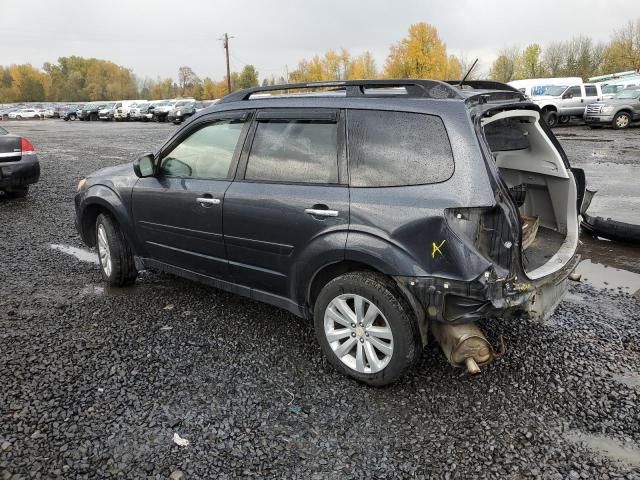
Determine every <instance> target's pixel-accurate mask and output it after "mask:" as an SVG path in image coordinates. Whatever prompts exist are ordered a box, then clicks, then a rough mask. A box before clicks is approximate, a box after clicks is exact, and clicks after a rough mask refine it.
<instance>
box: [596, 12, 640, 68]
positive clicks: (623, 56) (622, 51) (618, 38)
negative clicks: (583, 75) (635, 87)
mask: <svg viewBox="0 0 640 480" xmlns="http://www.w3.org/2000/svg"><path fill="white" fill-rule="evenodd" d="M603 57H604V58H603V64H604V70H606V71H608V72H621V71H626V70H636V71H638V70H640V19H638V20H635V21H630V22H629V23H627V25H626V26H625V27H623V28H621V29H620V30H618V31H616V32H615V33H614V35H613V39H612V40H611V42H610V43H609V45H608V46H607V47H606V49H605V50H604V52H603Z"/></svg>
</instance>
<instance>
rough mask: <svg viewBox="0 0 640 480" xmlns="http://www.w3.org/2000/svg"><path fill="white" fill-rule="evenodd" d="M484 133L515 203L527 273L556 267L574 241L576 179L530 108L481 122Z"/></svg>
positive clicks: (563, 261) (531, 274)
mask: <svg viewBox="0 0 640 480" xmlns="http://www.w3.org/2000/svg"><path fill="white" fill-rule="evenodd" d="M482 125H483V128H484V132H485V136H486V138H487V141H488V143H489V147H490V148H491V152H492V154H493V157H494V159H495V162H496V166H497V167H498V172H499V174H500V176H501V177H502V180H503V181H504V183H506V185H507V187H508V188H509V193H510V196H511V198H512V199H513V201H514V203H515V204H516V206H517V207H518V210H519V212H520V217H521V228H522V242H521V250H522V264H523V267H524V270H525V273H526V275H527V277H529V278H530V279H538V278H542V277H544V276H546V275H549V274H551V273H553V272H555V271H557V270H559V269H561V268H562V267H563V266H564V265H565V264H566V263H567V262H568V261H569V260H570V259H571V258H572V256H573V255H574V253H575V251H576V248H577V245H578V213H577V211H576V208H577V207H576V196H577V192H576V183H575V180H574V178H573V174H572V172H571V170H570V169H568V168H566V166H565V164H564V162H563V160H562V157H561V156H560V153H559V152H558V150H557V149H556V147H555V146H554V145H553V143H552V142H551V140H550V138H549V137H548V136H547V134H546V133H545V131H544V130H543V129H542V127H541V126H540V114H539V113H538V112H536V111H534V110H511V111H504V112H500V113H498V114H496V115H493V116H491V117H488V118H484V119H483V120H482Z"/></svg>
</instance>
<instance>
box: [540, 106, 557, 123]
mask: <svg viewBox="0 0 640 480" xmlns="http://www.w3.org/2000/svg"><path fill="white" fill-rule="evenodd" d="M542 118H544V121H545V122H547V125H549V126H550V127H555V126H556V125H557V124H558V114H557V113H556V112H554V111H553V110H546V111H545V112H542Z"/></svg>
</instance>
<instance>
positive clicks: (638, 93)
mask: <svg viewBox="0 0 640 480" xmlns="http://www.w3.org/2000/svg"><path fill="white" fill-rule="evenodd" d="M638 97H640V90H623V91H621V92H620V93H618V94H617V95H616V96H615V97H613V98H638Z"/></svg>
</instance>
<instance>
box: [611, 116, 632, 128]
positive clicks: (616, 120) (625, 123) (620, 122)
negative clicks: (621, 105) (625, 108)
mask: <svg viewBox="0 0 640 480" xmlns="http://www.w3.org/2000/svg"><path fill="white" fill-rule="evenodd" d="M629 125H631V115H629V113H628V112H620V113H618V114H617V115H616V116H615V117H613V122H611V126H612V127H613V128H614V129H616V130H624V129H625V128H629Z"/></svg>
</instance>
